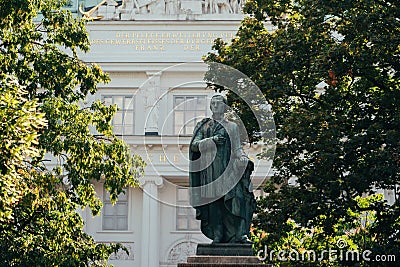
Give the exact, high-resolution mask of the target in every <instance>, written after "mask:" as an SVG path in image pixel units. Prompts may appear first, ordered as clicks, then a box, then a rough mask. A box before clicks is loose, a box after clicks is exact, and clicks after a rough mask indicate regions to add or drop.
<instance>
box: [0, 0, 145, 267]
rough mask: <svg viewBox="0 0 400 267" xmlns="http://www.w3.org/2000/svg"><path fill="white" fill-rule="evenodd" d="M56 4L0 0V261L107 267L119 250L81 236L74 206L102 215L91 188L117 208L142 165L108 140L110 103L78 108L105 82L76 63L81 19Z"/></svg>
mask: <svg viewBox="0 0 400 267" xmlns="http://www.w3.org/2000/svg"><path fill="white" fill-rule="evenodd" d="M62 5H63V3H62V2H61V1H52V0H21V1H3V0H1V1H0V52H1V53H0V90H1V92H0V93H1V94H0V124H1V127H0V149H1V155H0V233H1V234H0V262H1V264H2V266H87V265H105V264H106V260H107V259H108V257H109V255H110V254H111V253H112V252H115V251H117V250H118V249H120V248H121V246H120V245H111V246H107V245H104V244H97V243H96V242H95V241H94V240H93V238H92V237H91V236H89V235H87V234H85V233H84V232H83V221H82V218H81V216H80V215H79V212H78V210H79V209H85V208H86V207H90V209H91V211H92V213H93V215H97V214H98V213H99V212H100V209H101V205H102V204H101V201H100V199H99V198H98V197H97V196H96V193H95V190H94V186H93V181H100V180H102V181H104V186H105V188H106V189H107V190H109V191H110V193H111V199H112V200H113V201H116V199H117V196H118V194H120V193H121V192H122V190H123V188H124V187H126V186H136V185H137V178H138V176H139V175H140V174H141V173H142V171H143V167H144V163H143V161H142V160H141V159H140V158H139V157H138V156H132V155H131V153H130V151H129V148H128V146H127V145H126V144H125V143H123V142H122V141H121V140H120V139H118V138H117V137H115V135H114V134H113V132H112V127H111V123H110V122H111V119H112V116H113V114H114V113H115V111H116V107H115V106H111V107H108V106H104V105H103V104H102V103H101V102H99V101H98V102H94V103H93V104H90V105H87V104H85V99H86V97H87V96H88V94H94V93H95V92H96V90H97V84H98V83H100V82H107V81H108V76H107V75H106V74H105V73H103V72H102V70H101V69H100V68H99V67H98V66H97V65H95V64H91V65H89V64H86V63H85V62H82V61H81V60H79V58H78V56H77V53H78V51H83V52H86V51H88V49H89V40H88V36H87V32H86V30H85V27H84V22H83V21H81V20H78V19H74V18H73V17H72V15H71V13H70V12H68V11H66V10H62V9H61V7H62Z"/></svg>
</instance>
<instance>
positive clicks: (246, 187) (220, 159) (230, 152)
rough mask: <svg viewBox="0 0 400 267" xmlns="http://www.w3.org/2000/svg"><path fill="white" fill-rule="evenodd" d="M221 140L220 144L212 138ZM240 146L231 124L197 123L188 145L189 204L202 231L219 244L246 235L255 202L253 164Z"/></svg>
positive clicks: (234, 128)
mask: <svg viewBox="0 0 400 267" xmlns="http://www.w3.org/2000/svg"><path fill="white" fill-rule="evenodd" d="M215 135H219V136H223V137H224V138H225V142H224V143H223V144H215V142H214V141H213V140H212V137H213V136H215ZM243 157H246V155H245V154H244V152H243V149H242V146H241V143H240V132H239V128H238V126H237V125H236V124H235V123H233V122H230V121H227V120H225V119H224V120H221V121H215V120H213V119H210V118H207V119H203V120H202V121H200V122H199V123H198V124H197V125H196V127H195V129H194V132H193V137H192V140H191V142H190V149H189V158H190V173H189V182H190V200H191V205H192V206H193V207H194V208H195V209H196V218H197V219H198V220H201V231H202V233H203V234H204V235H206V236H207V237H208V238H210V239H212V240H215V239H216V237H217V236H218V242H221V243H226V242H239V239H240V237H242V236H245V235H248V234H249V228H250V223H251V219H252V214H253V212H254V206H255V200H254V195H253V193H252V188H251V182H250V174H251V172H252V171H253V169H254V164H253V162H251V161H250V160H249V161H248V162H247V164H246V163H243V161H240V158H243Z"/></svg>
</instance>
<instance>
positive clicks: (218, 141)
mask: <svg viewBox="0 0 400 267" xmlns="http://www.w3.org/2000/svg"><path fill="white" fill-rule="evenodd" d="M212 140H213V141H214V142H215V143H216V144H217V145H222V144H224V142H225V140H226V138H225V137H223V136H221V135H214V136H213V137H212Z"/></svg>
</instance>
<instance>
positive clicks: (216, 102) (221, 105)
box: [210, 95, 228, 114]
mask: <svg viewBox="0 0 400 267" xmlns="http://www.w3.org/2000/svg"><path fill="white" fill-rule="evenodd" d="M210 109H211V111H212V113H213V114H216V113H217V114H221V113H222V114H223V113H225V112H226V111H227V110H228V101H227V99H226V98H225V97H224V96H223V95H214V96H213V97H211V101H210Z"/></svg>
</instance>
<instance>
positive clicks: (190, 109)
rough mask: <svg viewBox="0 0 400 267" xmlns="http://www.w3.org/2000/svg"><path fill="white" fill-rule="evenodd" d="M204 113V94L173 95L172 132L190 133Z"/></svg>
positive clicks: (205, 110) (205, 108)
mask: <svg viewBox="0 0 400 267" xmlns="http://www.w3.org/2000/svg"><path fill="white" fill-rule="evenodd" d="M206 115H207V99H206V96H174V134H177V135H191V134H192V133H193V130H194V127H195V126H196V123H197V122H199V121H200V120H201V119H203V118H205V117H206Z"/></svg>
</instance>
